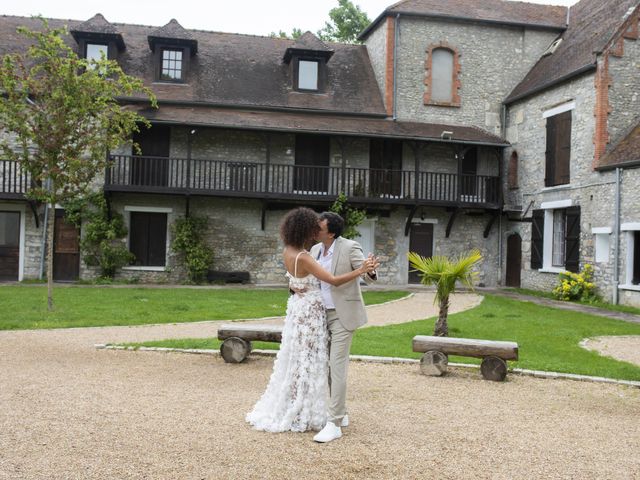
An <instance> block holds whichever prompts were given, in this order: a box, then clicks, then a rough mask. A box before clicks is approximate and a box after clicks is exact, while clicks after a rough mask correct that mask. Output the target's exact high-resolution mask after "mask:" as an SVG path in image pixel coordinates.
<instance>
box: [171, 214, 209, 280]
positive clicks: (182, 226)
mask: <svg viewBox="0 0 640 480" xmlns="http://www.w3.org/2000/svg"><path fill="white" fill-rule="evenodd" d="M206 229H207V219H206V218H200V217H184V218H179V219H177V220H176V221H175V223H174V224H173V225H172V226H171V231H172V233H173V242H172V244H171V250H173V251H174V252H175V253H178V254H179V255H180V256H181V258H182V260H183V264H184V267H185V268H186V269H187V272H188V275H189V281H190V282H193V283H201V282H203V281H204V279H205V278H206V276H207V271H208V270H209V267H210V266H211V262H212V261H213V252H212V251H211V249H210V248H209V247H208V246H207V245H206V244H205V243H204V240H203V238H202V237H203V234H204V232H205V231H206Z"/></svg>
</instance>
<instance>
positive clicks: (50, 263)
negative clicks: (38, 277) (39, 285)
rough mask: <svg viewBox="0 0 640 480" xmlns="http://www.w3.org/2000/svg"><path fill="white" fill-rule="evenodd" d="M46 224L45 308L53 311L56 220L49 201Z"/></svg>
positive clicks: (52, 206)
mask: <svg viewBox="0 0 640 480" xmlns="http://www.w3.org/2000/svg"><path fill="white" fill-rule="evenodd" d="M47 208H49V218H48V225H47V229H48V231H47V309H48V310H49V311H50V312H51V311H53V229H54V226H55V221H56V209H55V204H54V203H51V204H49V205H48V206H47Z"/></svg>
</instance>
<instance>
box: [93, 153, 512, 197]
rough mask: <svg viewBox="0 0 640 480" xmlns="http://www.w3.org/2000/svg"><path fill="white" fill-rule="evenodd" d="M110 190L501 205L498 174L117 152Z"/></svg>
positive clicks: (110, 173) (107, 178)
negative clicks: (341, 196) (343, 194)
mask: <svg viewBox="0 0 640 480" xmlns="http://www.w3.org/2000/svg"><path fill="white" fill-rule="evenodd" d="M111 158H112V161H113V164H112V166H111V167H110V168H108V169H107V171H106V174H105V185H104V188H105V190H106V191H112V192H137V193H164V194H178V195H204V196H223V197H243V198H260V199H272V200H276V199H277V200H292V201H300V200H307V201H317V202H325V201H326V202H331V201H333V200H334V199H335V198H336V196H337V195H338V194H339V193H340V192H344V193H345V195H346V196H347V197H348V198H349V200H350V201H351V202H355V203H363V204H401V205H416V204H420V205H441V206H458V207H460V206H470V207H481V208H490V209H496V208H499V207H500V181H499V177H496V176H483V175H457V174H452V173H437V172H415V171H411V170H377V169H368V168H340V167H313V166H297V165H277V164H267V163H250V162H232V161H217V160H193V159H192V160H188V159H184V158H159V157H141V156H128V155H113V156H112V157H111Z"/></svg>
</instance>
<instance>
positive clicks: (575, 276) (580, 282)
mask: <svg viewBox="0 0 640 480" xmlns="http://www.w3.org/2000/svg"><path fill="white" fill-rule="evenodd" d="M592 278H593V266H591V265H589V264H588V263H587V264H585V266H584V268H583V269H582V271H581V272H580V273H573V272H562V273H561V274H560V275H559V276H558V281H559V282H560V284H559V285H558V286H557V287H556V288H554V289H553V296H554V297H555V298H557V299H558V300H565V301H569V300H580V301H585V302H596V301H598V300H599V297H598V295H597V293H596V285H595V284H594V283H593V282H592V281H591V280H592Z"/></svg>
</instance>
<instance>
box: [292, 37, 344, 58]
mask: <svg viewBox="0 0 640 480" xmlns="http://www.w3.org/2000/svg"><path fill="white" fill-rule="evenodd" d="M294 52H313V53H315V54H317V55H319V56H322V57H324V58H326V59H327V60H328V59H329V58H331V56H332V55H333V50H332V49H330V48H329V47H327V45H326V44H325V43H324V42H323V41H322V40H320V39H319V38H318V37H316V36H315V35H314V34H313V33H311V32H305V33H304V34H303V35H301V36H300V37H299V38H298V39H297V40H296V41H295V43H294V44H293V45H291V46H290V47H289V48H287V50H286V52H285V55H284V61H285V62H289V60H291V55H292V54H293V53H294Z"/></svg>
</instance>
